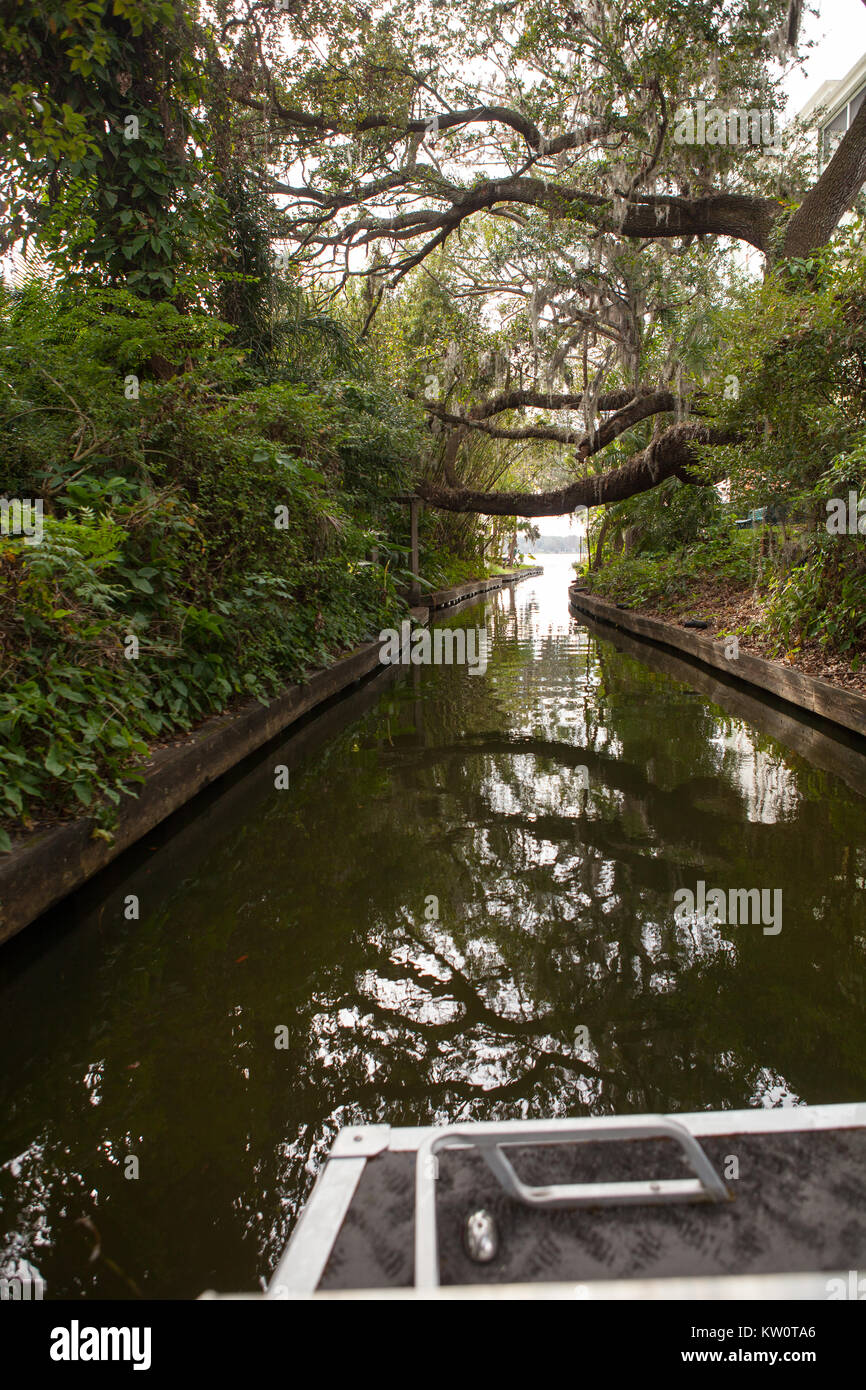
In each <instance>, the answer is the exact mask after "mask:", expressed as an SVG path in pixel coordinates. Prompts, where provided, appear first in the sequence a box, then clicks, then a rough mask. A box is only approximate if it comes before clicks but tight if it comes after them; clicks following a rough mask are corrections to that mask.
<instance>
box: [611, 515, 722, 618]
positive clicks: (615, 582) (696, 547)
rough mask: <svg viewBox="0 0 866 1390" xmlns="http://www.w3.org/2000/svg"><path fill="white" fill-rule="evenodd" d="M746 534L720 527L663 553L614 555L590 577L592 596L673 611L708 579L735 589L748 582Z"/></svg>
mask: <svg viewBox="0 0 866 1390" xmlns="http://www.w3.org/2000/svg"><path fill="white" fill-rule="evenodd" d="M749 573H750V541H749V533H737V532H733V531H729V530H727V529H725V528H723V527H719V528H718V529H717V530H716V531H715V532H714V533H712V534H710V535H709V536H708V537H707V538H705V539H704V540H702V541H700V542H697V543H693V544H690V545H686V546H683V547H682V548H679V549H677V550H673V551H670V552H668V553H646V552H645V553H642V554H639V555H625V556H616V555H615V556H613V557H612V558H611V559H609V560H608V561H607V562H606V563H605V565H604V568H603V569H602V570H601V571H600V572H599V573H597V574H594V575H593V576H592V589H593V592H594V593H597V594H599V595H600V596H602V597H604V598H610V599H614V600H616V601H617V602H620V603H627V604H629V605H634V606H635V607H637V606H640V605H643V604H646V605H648V606H650V607H660V608H665V607H672V608H676V607H677V606H678V605H680V604H681V603H683V602H684V601H687V600H688V599H689V597H690V596H691V594H692V593H693V591H694V588H695V584H696V583H698V582H699V581H700V580H701V579H702V578H706V577H707V576H709V575H712V576H713V577H714V578H717V579H723V580H727V581H728V582H729V583H730V584H731V585H732V586H734V587H737V588H740V587H742V586H744V585H746V584H747V583H748V581H749Z"/></svg>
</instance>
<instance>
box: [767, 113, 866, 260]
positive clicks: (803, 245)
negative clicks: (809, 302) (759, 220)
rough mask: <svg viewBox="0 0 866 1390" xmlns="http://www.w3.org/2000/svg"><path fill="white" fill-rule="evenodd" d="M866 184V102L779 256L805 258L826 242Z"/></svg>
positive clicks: (805, 203)
mask: <svg viewBox="0 0 866 1390" xmlns="http://www.w3.org/2000/svg"><path fill="white" fill-rule="evenodd" d="M864 184H866V101H864V102H863V104H862V106H861V107H860V110H859V111H858V112H857V115H856V116H855V117H854V120H853V122H852V124H851V127H850V129H849V130H848V131H847V132H846V134H845V135H844V137H843V138H842V140H841V141H840V143H839V148H838V149H837V150H836V153H835V154H834V155H833V158H832V159H831V160H830V163H829V164H828V165H827V168H826V169H825V170H824V172H823V174H822V175H821V177H820V178H819V180H818V182H817V183H816V184H814V185H813V186H812V188H810V189H809V192H808V193H807V194H806V196H805V198H804V199H803V201H802V203H801V204H800V207H799V208H798V209H797V211H796V212H795V213H794V216H793V217H792V218H791V221H790V224H789V226H788V230H787V232H786V234H785V240H784V243H783V246H782V255H783V257H784V258H785V259H786V260H787V259H789V258H790V257H794V256H808V254H809V252H810V251H814V250H816V249H817V247H819V246H824V245H825V243H826V242H827V241H829V239H830V237H831V236H832V234H833V232H834V231H835V229H836V227H837V226H838V224H839V219H840V218H841V217H842V216H843V214H844V213H846V212H847V211H848V209H849V208H850V207H851V206H852V205H853V203H854V200H855V199H856V197H857V194H858V193H859V192H860V190H861V188H862V187H863V185H864Z"/></svg>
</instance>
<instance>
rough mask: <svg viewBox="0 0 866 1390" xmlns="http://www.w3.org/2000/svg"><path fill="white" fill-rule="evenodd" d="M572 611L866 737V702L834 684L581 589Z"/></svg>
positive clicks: (573, 590) (572, 597) (576, 588)
mask: <svg viewBox="0 0 866 1390" xmlns="http://www.w3.org/2000/svg"><path fill="white" fill-rule="evenodd" d="M568 594H569V602H570V604H571V607H572V609H574V610H576V611H577V612H579V613H588V614H589V615H590V616H591V617H592V618H595V619H596V620H597V621H599V622H602V623H607V624H609V625H610V626H611V627H614V628H619V629H621V630H622V631H623V632H628V633H631V634H633V635H634V636H636V637H640V638H644V639H645V640H647V641H649V642H656V643H659V644H660V645H662V646H664V647H667V648H668V649H670V650H672V651H677V652H683V653H685V654H686V655H687V656H689V657H692V658H693V659H694V660H696V661H700V662H701V663H702V664H703V665H704V666H705V667H711V668H712V669H714V670H716V671H722V672H724V673H725V675H727V676H729V677H731V678H732V679H733V680H736V681H740V682H742V683H743V684H744V685H746V686H753V687H755V688H756V689H758V690H760V691H764V692H767V693H769V694H771V695H774V696H777V697H778V698H779V699H781V700H784V701H786V703H788V704H789V705H793V706H794V707H795V708H796V709H798V710H800V711H801V712H803V713H805V714H808V715H814V716H816V717H817V718H819V719H823V720H827V721H828V722H829V723H832V724H838V725H841V727H842V728H843V729H848V730H850V731H851V732H852V733H855V734H859V735H861V736H866V697H864V696H863V695H858V694H856V692H854V691H851V690H845V689H843V688H842V687H841V686H837V685H832V684H831V683H830V682H829V681H825V680H820V679H818V678H817V677H816V676H810V675H807V674H806V673H805V672H803V671H795V670H793V669H792V668H791V667H789V666H785V665H783V664H782V662H780V661H768V660H766V659H765V658H764V657H761V656H750V655H749V654H748V653H747V652H740V650H739V644H738V643H737V642H736V639H735V638H731V639H728V640H725V641H715V640H714V639H713V638H711V637H702V636H700V635H699V634H698V633H697V632H694V631H690V630H687V629H686V628H684V627H681V626H678V625H677V624H675V623H668V622H665V621H664V620H663V619H662V618H651V617H649V616H647V615H646V614H643V613H640V612H636V611H634V610H632V609H630V608H628V607H626V606H625V605H624V604H618V603H611V602H609V600H607V599H600V598H596V596H595V595H594V594H591V593H589V592H588V591H587V590H586V589H585V588H583V587H582V586H581V585H580V584H578V583H573V584H571V585H569V590H568Z"/></svg>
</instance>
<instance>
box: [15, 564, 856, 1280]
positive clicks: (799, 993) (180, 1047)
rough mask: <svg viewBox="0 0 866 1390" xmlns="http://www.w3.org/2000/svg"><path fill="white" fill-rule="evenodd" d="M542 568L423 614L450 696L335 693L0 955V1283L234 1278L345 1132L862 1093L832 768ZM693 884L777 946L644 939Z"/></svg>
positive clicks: (849, 786)
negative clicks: (587, 620) (571, 601)
mask: <svg viewBox="0 0 866 1390" xmlns="http://www.w3.org/2000/svg"><path fill="white" fill-rule="evenodd" d="M545 564H546V573H545V576H544V577H543V578H540V579H532V580H528V581H526V582H524V583H523V584H521V585H520V586H518V587H517V588H516V589H514V590H513V591H505V592H503V593H501V594H498V595H497V596H496V597H495V599H493V600H491V601H488V602H487V603H486V604H484V605H476V606H475V607H472V608H469V609H466V610H465V611H464V612H462V613H461V614H460V615H459V616H457V617H455V618H452V619H451V620H450V621H451V622H454V623H459V624H461V625H464V626H466V627H477V626H479V625H480V624H486V625H487V627H488V629H489V631H490V633H491V636H492V641H491V650H490V659H489V664H488V667H487V670H486V672H485V673H484V674H483V675H481V674H472V673H471V672H470V670H469V669H467V668H466V667H462V668H458V667H430V668H414V669H412V670H410V671H408V672H405V671H404V672H403V673H402V674H400V675H399V676H397V677H396V678H389V677H388V676H385V677H384V678H382V679H379V680H378V681H377V682H376V683H374V684H373V685H371V686H367V687H365V688H362V689H361V690H360V691H359V692H358V693H356V694H355V695H354V696H353V697H352V698H351V699H350V700H348V701H344V702H342V703H340V704H337V705H335V706H334V707H333V708H331V709H330V710H328V711H327V712H326V713H325V714H324V715H322V716H321V717H320V718H318V719H317V720H314V721H311V722H310V723H309V724H308V725H307V726H306V727H305V728H304V730H303V731H302V732H301V733H300V734H299V735H297V736H296V737H295V738H293V739H289V740H287V741H286V742H285V743H284V744H282V745H281V746H280V747H278V748H277V749H276V750H274V749H269V750H268V751H267V753H266V755H265V756H263V757H262V758H261V759H259V760H258V761H257V763H256V764H255V765H254V766H253V767H252V768H247V769H245V770H244V773H243V775H242V776H240V775H239V776H236V777H234V778H233V779H232V780H231V783H230V785H227V786H223V787H222V788H221V789H220V792H219V794H218V795H217V794H211V795H209V796H208V797H207V798H205V799H204V800H200V801H198V802H197V803H196V805H195V806H194V807H193V808H188V810H187V811H186V812H185V813H183V814H182V815H181V816H178V817H175V818H174V820H173V821H172V822H171V823H170V825H169V826H167V827H164V828H163V830H162V831H161V832H160V833H159V834H155V835H152V836H150V837H148V839H147V840H146V841H145V843H144V844H143V845H142V846H141V847H140V849H138V850H136V851H135V853H134V854H132V855H129V856H127V857H126V858H125V859H124V860H123V861H122V862H121V863H120V864H119V865H118V866H116V867H115V868H114V870H112V871H110V872H109V874H107V875H104V876H103V877H102V878H101V879H100V880H98V881H97V882H95V883H94V884H92V885H91V886H90V887H89V889H88V890H86V891H85V892H84V893H82V894H81V895H79V898H78V899H77V900H76V901H75V904H74V906H73V907H70V906H68V905H67V906H65V907H64V908H62V909H61V910H59V911H57V912H55V913H54V914H53V916H52V918H51V919H50V921H48V922H47V923H46V924H44V925H43V924H40V927H39V928H36V929H32V930H31V931H29V932H25V933H24V934H23V935H22V936H21V937H19V938H17V939H16V940H15V941H14V942H12V943H11V944H10V945H8V946H7V947H5V948H3V950H2V951H0V1008H2V1017H3V1038H4V1041H3V1048H2V1056H0V1104H2V1112H0V1113H2V1116H3V1124H2V1141H0V1142H2V1148H0V1163H2V1168H0V1256H2V1259H0V1273H5V1274H7V1275H8V1274H16V1273H19V1274H20V1273H26V1272H27V1271H28V1270H29V1271H30V1272H31V1273H38V1274H40V1275H41V1276H42V1277H43V1278H44V1279H45V1281H46V1297H52V1296H54V1297H59V1296H73V1297H74V1296H79V1295H82V1296H83V1295H87V1296H103V1297H112V1298H116V1297H126V1296H128V1297H135V1295H136V1292H140V1293H141V1294H144V1295H146V1296H149V1297H156V1298H166V1297H184V1298H185V1297H194V1296H196V1295H197V1294H199V1293H200V1292H201V1291H202V1290H204V1289H206V1288H216V1289H219V1290H221V1291H223V1292H226V1291H238V1290H254V1289H256V1288H257V1287H259V1285H260V1282H261V1281H262V1280H263V1279H265V1278H267V1276H268V1275H269V1273H270V1270H271V1269H272V1267H273V1265H274V1263H275V1261H276V1258H277V1255H278V1254H279V1252H280V1250H281V1248H282V1246H283V1244H284V1242H285V1240H286V1237H287V1235H288V1234H289V1232H290V1230H291V1228H292V1225H293V1223H294V1221H295V1219H296V1217H297V1214H298V1211H299V1209H300V1206H301V1204H302V1203H303V1201H304V1198H305V1197H306V1195H307V1193H308V1192H309V1190H310V1187H311V1185H312V1183H313V1180H314V1178H315V1175H316V1172H317V1170H318V1168H319V1166H320V1164H321V1162H322V1159H323V1156H324V1154H325V1153H326V1151H327V1149H328V1148H329V1146H330V1144H331V1142H332V1140H333V1138H334V1135H335V1134H336V1132H337V1130H338V1128H339V1127H340V1126H341V1125H345V1124H349V1123H357V1122H361V1121H377V1122H388V1123H391V1124H395V1125H406V1124H431V1123H434V1122H445V1121H454V1120H458V1119H460V1120H469V1119H478V1120H480V1119H487V1118H494V1117H512V1118H513V1117H521V1116H542V1115H545V1116H557V1115H560V1116H562V1115H582V1114H601V1113H604V1114H607V1113H613V1112H635V1111H689V1110H700V1109H706V1108H720V1107H724V1108H729V1107H741V1106H769V1105H784V1104H796V1103H798V1102H809V1103H817V1102H822V1101H823V1102H830V1101H853V1100H863V1099H866V1054H864V1048H863V1037H864V1027H863V1025H864V1012H866V989H864V984H866V933H864V912H863V887H864V878H866V848H864V847H866V800H864V799H863V797H862V796H861V795H859V794H858V792H857V791H856V790H854V787H856V786H857V785H861V786H866V777H864V775H863V770H862V765H863V761H864V760H863V759H862V756H860V755H858V754H857V753H855V752H854V751H848V750H846V748H845V746H844V745H840V747H839V749H838V750H837V754H838V757H837V761H838V762H839V766H840V767H841V769H842V770H841V773H840V774H839V775H837V774H835V773H833V772H830V771H825V770H822V767H821V766H819V765H818V763H817V762H816V761H813V760H810V759H807V758H806V757H804V756H803V755H802V753H799V752H793V751H791V748H790V747H789V746H786V745H785V744H783V743H780V742H777V741H775V739H774V738H773V737H771V736H769V735H768V734H767V733H766V732H762V731H761V730H760V729H759V728H758V727H757V726H756V725H755V724H754V723H750V722H748V721H747V720H745V719H744V718H742V717H741V716H740V715H738V714H736V713H730V712H726V710H725V709H723V708H722V707H721V705H720V704H714V703H712V702H711V700H710V699H709V698H708V697H707V696H706V695H704V694H701V693H700V691H699V690H698V689H695V688H694V687H693V686H692V685H690V684H687V683H684V682H682V681H680V680H676V679H674V678H673V677H672V676H671V675H670V674H667V673H665V671H663V670H660V669H658V666H656V667H655V668H654V667H653V665H652V663H648V662H645V661H643V660H640V659H638V658H637V657H636V656H635V654H634V653H633V652H626V651H622V650H619V649H618V648H617V646H616V645H615V644H614V643H613V642H612V641H611V640H610V639H609V638H608V637H603V636H599V635H598V634H595V635H593V634H592V633H590V632H589V631H588V629H587V628H586V627H585V626H583V625H582V624H581V622H579V621H578V620H577V619H576V618H572V617H570V616H569V613H568V608H567V598H566V583H567V562H566V561H565V560H564V559H563V557H550V558H548V559H546V561H545ZM819 761H820V760H819ZM831 765H832V760H831ZM278 766H284V767H285V768H286V769H287V770H288V779H287V780H288V787H287V788H284V789H280V790H277V789H276V788H275V785H274V783H275V773H274V769H275V767H278ZM824 766H825V767H826V766H827V759H826V757H825V758H824ZM849 766H850V768H851V769H853V773H852V774H851V775H848V773H847V772H846V768H848V767H849ZM858 778H859V782H858ZM281 780H283V781H285V780H286V778H285V776H283V777H282V778H281ZM698 880H703V881H705V882H706V884H707V886H708V887H710V886H718V887H720V888H722V889H724V890H726V891H727V890H729V889H732V888H742V889H749V888H753V887H763V888H769V889H777V888H778V889H781V890H782V892H783V920H782V929H781V931H779V932H778V933H776V934H765V932H764V930H763V929H762V927H761V925H745V926H737V927H729V926H713V925H708V924H706V922H704V921H702V920H701V919H700V918H696V919H692V920H690V921H687V922H685V923H680V922H678V921H676V920H675V919H674V894H675V892H676V891H677V890H678V889H679V888H681V887H682V886H687V887H690V888H694V887H695V884H696V882H697V881H698ZM132 895H135V897H136V898H137V899H138V901H139V917H138V920H127V918H126V916H125V911H128V910H129V900H130V898H131V896H132ZM133 1159H134V1160H135V1162H131V1161H130V1160H133Z"/></svg>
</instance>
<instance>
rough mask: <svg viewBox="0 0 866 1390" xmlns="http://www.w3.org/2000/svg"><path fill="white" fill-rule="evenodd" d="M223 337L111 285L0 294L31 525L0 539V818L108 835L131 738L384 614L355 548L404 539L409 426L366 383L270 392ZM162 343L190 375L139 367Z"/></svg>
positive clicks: (8, 423)
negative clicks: (39, 505) (38, 525)
mask: <svg viewBox="0 0 866 1390" xmlns="http://www.w3.org/2000/svg"><path fill="white" fill-rule="evenodd" d="M229 338H230V331H229V328H228V326H227V325H225V324H221V323H219V322H216V321H214V320H211V319H209V318H206V317H205V316H202V315H196V314H185V315H184V314H181V313H179V312H178V310H177V309H175V308H173V307H172V306H171V305H169V304H167V303H165V302H156V303H149V302H147V301H145V300H142V299H140V298H137V297H136V296H134V295H132V294H130V293H128V292H126V291H121V290H113V291H103V292H101V293H91V294H89V295H88V296H87V297H86V298H84V299H83V300H82V299H80V298H78V297H75V296H73V295H70V294H67V293H65V292H62V291H59V292H52V291H47V290H44V289H42V288H40V287H39V286H37V285H32V286H29V287H28V288H27V289H26V290H25V291H24V292H23V293H22V294H20V295H15V296H7V298H6V299H5V301H3V302H2V304H0V388H2V389H0V424H2V428H3V432H4V436H5V440H6V458H5V462H4V469H3V475H2V483H0V492H2V494H3V495H5V496H7V497H24V498H41V499H43V500H44V503H45V512H46V514H45V520H44V537H43V540H42V543H41V544H38V545H31V544H28V543H27V542H26V540H25V538H23V537H20V536H14V535H5V536H3V537H2V538H0V613H2V617H0V637H2V671H3V689H2V694H0V728H2V749H0V818H3V819H5V820H6V823H7V825H10V826H11V825H12V824H14V823H18V824H21V823H23V824H24V825H27V824H30V823H32V822H33V821H34V820H35V819H38V818H40V817H45V816H46V815H49V816H50V815H54V814H56V813H58V812H60V813H68V812H70V811H74V810H75V809H76V807H77V808H78V809H80V808H81V807H85V806H86V807H87V808H88V809H89V810H96V811H97V812H98V815H99V817H100V819H101V821H102V822H103V823H105V822H106V821H107V820H108V819H110V815H111V812H112V809H113V808H114V807H115V806H116V804H117V801H118V798H119V796H120V795H121V794H122V793H123V791H124V790H128V789H129V787H130V785H131V782H132V779H134V777H135V775H136V771H135V770H136V767H137V766H138V765H139V764H140V761H141V757H142V755H143V753H144V751H145V748H146V747H147V745H149V744H152V743H153V742H154V741H155V740H162V739H166V738H171V737H172V736H174V735H175V734H176V733H177V732H178V731H180V730H185V729H189V728H190V727H192V726H193V725H194V724H195V723H196V722H197V721H199V720H201V719H202V718H204V717H205V716H206V715H208V714H210V713H212V712H214V711H217V710H221V709H224V708H225V707H226V705H227V704H230V703H231V702H232V701H233V700H235V699H238V698H242V697H249V696H250V695H255V696H257V697H259V698H260V699H262V700H267V699H268V697H269V696H270V695H272V694H273V692H274V691H275V690H276V689H278V688H279V687H280V686H281V685H283V684H284V683H285V682H286V681H290V680H293V679H297V678H299V677H302V676H303V675H304V673H305V672H307V671H309V670H310V669H311V668H313V667H316V666H319V665H322V664H324V663H327V662H328V661H330V660H332V659H333V657H334V655H335V654H336V653H338V652H340V651H342V650H345V649H346V648H347V647H349V646H351V645H353V644H356V643H357V642H358V641H359V640H360V639H361V638H363V637H364V636H365V635H367V634H369V633H372V632H374V631H378V630H379V628H380V627H381V626H383V625H386V624H387V623H390V622H392V621H396V620H397V618H398V616H399V614H400V612H401V611H402V600H401V599H400V598H399V597H398V587H399V585H400V583H401V581H402V579H403V576H402V575H401V574H400V569H401V566H400V565H399V564H398V565H396V566H388V565H387V564H383V563H373V562H372V561H371V559H370V553H371V550H372V549H373V547H374V546H376V545H380V544H381V545H383V546H384V545H387V544H389V543H392V544H395V545H399V543H400V542H401V541H402V539H403V531H404V530H405V526H406V518H405V508H403V507H401V506H400V505H399V504H395V503H393V502H392V501H391V500H390V499H391V498H392V497H393V495H394V494H396V493H399V492H400V491H403V490H405V489H406V487H407V486H408V485H409V482H410V479H411V476H412V469H413V467H414V461H415V459H416V458H417V456H418V453H419V447H420V441H419V439H418V436H417V430H416V425H415V421H414V417H413V415H412V413H411V412H410V411H408V410H407V409H406V408H405V407H403V406H401V405H399V404H398V403H396V402H395V401H394V399H393V396H389V395H388V392H387V390H386V389H385V388H384V387H383V386H382V385H381V383H378V382H377V381H376V380H375V378H374V377H372V376H367V377H365V376H363V375H361V376H356V377H353V378H349V379H347V378H343V377H339V376H337V375H332V376H331V377H330V378H328V379H325V380H322V381H320V382H319V383H318V386H317V387H315V388H314V387H313V386H311V385H310V384H309V383H301V382H293V381H290V380H288V379H282V380H272V379H268V375H265V376H263V375H262V374H261V373H259V372H257V371H256V370H254V369H253V368H252V367H251V365H250V362H249V360H248V359H247V357H246V355H245V354H243V353H241V352H239V351H237V349H236V348H235V347H233V346H231V345H229V344H228V339H229ZM157 345H158V347H159V352H160V359H161V360H162V361H164V362H167V363H169V364H177V365H178V366H180V367H181V368H183V367H184V366H185V369H183V370H175V371H174V374H173V375H168V376H166V377H165V379H159V378H158V377H156V376H155V375H154V374H153V372H152V371H151V370H150V367H149V363H150V361H151V359H152V357H153V354H154V350H155V348H156V347H157ZM282 370H283V376H284V378H285V377H286V376H287V371H286V369H285V368H284V369H282ZM132 376H136V377H138V378H139V383H140V384H139V393H138V397H137V398H135V397H134V396H133V397H132V398H128V386H129V378H130V377H132ZM277 509H285V510H284V511H283V510H279V511H278V510H277ZM284 520H285V521H287V525H286V526H285V527H283V526H282V524H281V523H282V522H283V521H284ZM275 523H280V524H279V525H278V524H275ZM130 638H134V639H136V641H137V643H138V658H137V659H130V658H129V655H128V653H129V650H130Z"/></svg>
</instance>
